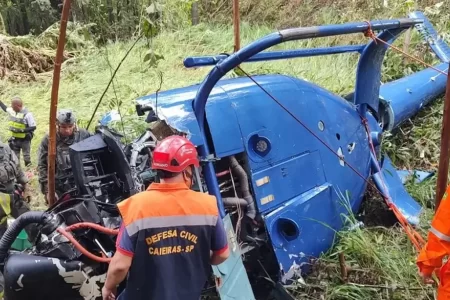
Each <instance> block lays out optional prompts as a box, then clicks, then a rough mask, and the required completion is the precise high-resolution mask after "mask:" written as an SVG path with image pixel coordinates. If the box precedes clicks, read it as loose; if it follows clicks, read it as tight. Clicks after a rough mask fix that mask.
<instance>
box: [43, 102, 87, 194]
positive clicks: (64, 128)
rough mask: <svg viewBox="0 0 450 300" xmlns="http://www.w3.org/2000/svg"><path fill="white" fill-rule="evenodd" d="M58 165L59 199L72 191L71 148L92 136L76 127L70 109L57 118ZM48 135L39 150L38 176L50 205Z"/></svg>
mask: <svg viewBox="0 0 450 300" xmlns="http://www.w3.org/2000/svg"><path fill="white" fill-rule="evenodd" d="M56 126H57V132H56V165H55V169H56V170H55V173H56V174H55V192H56V197H57V198H59V197H60V196H61V195H62V194H63V193H64V192H67V191H68V190H70V189H72V188H73V187H74V186H73V185H74V183H73V182H72V178H73V176H72V166H71V163H70V157H69V147H70V146H71V145H72V144H75V143H78V142H79V141H81V140H84V139H86V138H88V137H90V136H91V134H90V133H89V132H88V131H87V130H85V129H78V128H77V127H76V117H75V114H74V113H73V112H72V110H70V109H62V110H59V111H58V113H57V116H56ZM47 157H48V134H47V135H45V136H44V138H43V139H42V141H41V144H40V146H39V150H38V175H39V184H40V188H41V192H42V193H43V194H44V196H45V201H47V203H48V195H47V193H48V182H47V169H48V163H47Z"/></svg>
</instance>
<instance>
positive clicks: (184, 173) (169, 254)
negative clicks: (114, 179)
mask: <svg viewBox="0 0 450 300" xmlns="http://www.w3.org/2000/svg"><path fill="white" fill-rule="evenodd" d="M196 167H199V160H198V158H197V151H196V149H195V147H194V145H193V144H192V143H191V142H190V141H189V140H187V139H186V138H184V137H181V136H170V137H168V138H166V139H164V140H162V141H161V142H160V143H159V144H158V145H157V147H156V148H155V151H154V152H153V162H152V168H153V169H155V170H157V171H158V173H159V177H160V179H161V183H152V184H151V185H150V186H149V188H148V189H147V191H144V192H141V193H138V194H136V195H133V196H131V197H130V198H128V199H127V200H125V201H123V202H121V203H119V204H118V208H119V211H120V213H121V215H122V220H123V223H122V226H121V229H120V231H119V235H118V237H117V251H116V253H115V254H114V257H113V258H112V261H111V263H110V265H109V269H108V273H107V277H106V282H105V285H104V287H103V290H102V295H103V299H104V300H106V299H115V295H114V294H115V292H114V291H115V288H116V286H117V285H118V284H119V283H121V282H122V281H123V280H124V279H125V277H126V275H127V273H128V279H127V286H126V289H125V290H124V291H123V292H122V293H121V294H120V295H119V297H118V299H120V300H141V299H142V300H144V299H145V300H199V299H200V296H201V292H202V289H203V287H204V285H205V283H206V281H207V277H208V274H209V273H210V271H211V268H210V266H211V265H218V264H221V263H222V262H224V261H225V260H226V259H227V258H228V256H229V255H230V254H229V249H228V241H227V236H226V232H225V229H224V225H223V222H222V219H221V217H220V215H219V211H218V208H217V202H216V198H215V197H214V196H211V195H208V194H206V193H200V192H196V191H193V190H191V189H190V188H191V186H192V184H193V176H194V174H195V172H194V170H195V169H194V168H196Z"/></svg>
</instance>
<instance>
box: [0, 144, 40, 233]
mask: <svg viewBox="0 0 450 300" xmlns="http://www.w3.org/2000/svg"><path fill="white" fill-rule="evenodd" d="M16 184H20V185H21V186H22V187H21V189H18V188H17V187H16ZM30 200H31V195H30V193H29V191H28V178H27V177H26V176H25V174H24V173H23V171H22V169H21V167H20V164H19V160H18V159H17V156H16V155H15V154H14V152H13V151H12V150H11V148H10V147H9V146H8V145H7V144H5V143H2V142H1V141H0V238H1V237H2V236H3V234H4V233H5V231H6V229H7V228H8V217H9V216H12V217H14V218H18V217H19V216H20V215H22V214H24V213H26V212H28V211H30V207H29V206H28V203H29V202H30ZM27 202H28V203H27ZM25 231H26V232H27V234H28V239H29V240H30V241H31V242H33V241H34V239H35V238H36V236H37V230H36V228H35V226H33V225H30V226H27V227H26V228H25Z"/></svg>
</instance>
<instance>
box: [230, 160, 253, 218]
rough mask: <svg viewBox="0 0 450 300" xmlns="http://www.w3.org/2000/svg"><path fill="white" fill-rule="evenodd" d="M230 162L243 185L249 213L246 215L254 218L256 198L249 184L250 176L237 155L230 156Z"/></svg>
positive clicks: (242, 189)
mask: <svg viewBox="0 0 450 300" xmlns="http://www.w3.org/2000/svg"><path fill="white" fill-rule="evenodd" d="M230 164H231V169H232V170H233V171H235V172H236V175H237V177H238V178H239V185H240V186H241V191H242V195H243V197H244V199H245V201H246V202H247V213H246V215H247V216H248V217H249V218H251V219H254V218H255V217H256V206H255V200H254V199H253V196H252V194H251V193H250V186H249V184H248V176H247V173H246V172H245V170H244V168H243V167H242V166H241V165H240V164H239V162H238V161H237V159H236V157H234V156H230Z"/></svg>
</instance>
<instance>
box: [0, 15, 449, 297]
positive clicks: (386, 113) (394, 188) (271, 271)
mask: <svg viewBox="0 0 450 300" xmlns="http://www.w3.org/2000/svg"><path fill="white" fill-rule="evenodd" d="M422 21H423V20H422V19H401V20H385V21H374V22H371V28H372V30H376V31H381V32H380V34H379V38H381V39H383V40H389V42H393V41H394V39H395V38H396V37H398V35H400V34H401V33H402V32H403V31H405V30H407V29H408V28H410V27H411V26H413V25H418V24H422ZM367 28H368V24H367V23H364V22H361V23H349V24H342V25H327V26H317V27H311V28H295V29H288V30H282V31H280V32H277V33H273V34H270V35H268V36H266V37H263V38H262V39H260V40H258V41H255V42H253V43H251V44H250V45H247V46H246V47H244V48H242V49H241V50H239V51H238V52H236V53H235V54H232V55H230V56H223V57H222V56H218V59H216V57H212V59H211V57H206V58H190V59H186V61H185V63H186V64H187V65H189V66H190V67H191V66H198V65H208V64H215V67H214V68H213V69H212V70H211V72H210V74H209V75H208V77H207V78H206V80H205V81H204V82H203V83H202V84H201V85H194V86H188V87H184V88H178V89H173V90H169V91H165V92H159V93H158V107H157V108H156V107H155V105H156V95H148V96H144V97H141V98H139V99H138V100H137V107H136V108H137V113H138V115H145V114H146V113H148V114H147V118H146V121H147V122H148V123H149V128H148V130H146V131H145V132H144V133H143V134H142V135H141V136H140V137H139V138H137V139H136V140H135V141H134V142H133V143H131V144H130V145H122V144H121V142H120V140H119V136H118V134H116V133H114V132H113V131H112V130H110V129H109V128H108V127H107V125H108V122H109V121H112V120H116V119H117V116H115V115H114V114H111V115H109V116H106V117H105V119H103V120H102V122H100V126H98V127H97V128H96V134H95V135H94V136H92V137H90V138H88V139H86V140H84V141H82V142H79V143H77V144H75V145H73V146H72V147H71V150H70V151H71V153H70V158H71V163H72V169H73V172H72V174H74V182H75V184H76V188H75V189H74V190H71V191H68V192H67V193H66V194H65V195H64V196H63V197H62V198H61V199H59V201H58V202H57V203H56V204H55V205H53V206H52V207H50V208H49V209H48V210H47V212H46V216H48V217H46V218H45V219H44V221H43V222H38V223H42V224H40V225H38V226H39V228H40V236H39V239H38V241H37V242H36V243H35V245H34V246H33V247H32V248H30V249H27V250H25V251H24V252H23V253H17V252H13V251H11V252H10V253H9V255H8V256H7V257H6V260H4V259H5V258H4V259H3V260H4V261H3V260H2V261H0V263H2V266H3V267H4V275H5V299H7V300H22V299H30V297H31V298H32V299H36V300H40V299H46V300H52V299H101V287H102V285H103V283H104V280H105V276H106V270H107V267H108V264H107V263H104V262H99V261H98V260H101V261H107V259H97V258H95V257H94V259H92V256H90V255H85V254H86V252H84V251H81V249H82V248H84V249H86V250H87V251H89V253H91V254H92V255H95V256H97V257H99V258H100V257H103V258H108V257H111V256H112V255H113V253H114V251H115V235H114V234H113V233H114V232H116V231H115V230H117V229H118V227H119V225H120V216H119V214H118V212H117V209H116V206H115V204H116V203H118V202H119V201H121V200H123V199H125V198H127V197H129V196H130V195H132V194H134V193H136V192H139V191H142V190H143V189H145V188H146V187H147V186H148V185H149V184H150V183H151V182H153V181H157V180H158V178H157V176H156V173H154V172H152V170H151V169H150V160H151V155H152V153H151V151H152V150H153V149H154V146H155V144H156V142H157V140H161V139H163V138H164V137H166V136H168V135H171V134H183V135H187V137H188V138H189V139H190V140H191V141H192V142H193V143H194V144H195V145H196V146H197V147H198V150H199V153H200V155H201V157H202V158H203V159H202V161H203V162H202V170H201V173H197V175H196V180H195V188H196V189H197V190H199V191H206V192H208V193H211V194H213V195H215V196H216V198H217V201H218V207H219V209H220V213H221V217H222V218H223V219H224V224H225V228H226V231H227V233H228V240H229V246H230V250H231V255H230V258H229V259H228V260H227V261H225V262H224V263H223V264H221V265H219V266H214V267H213V274H211V275H212V276H211V281H210V282H209V283H208V284H207V285H206V286H205V291H204V293H205V294H207V293H211V292H212V293H213V294H214V293H216V291H217V292H218V294H219V295H220V298H221V299H231V298H233V299H242V300H251V299H271V297H272V298H275V299H289V298H292V299H293V297H292V296H290V295H289V293H288V292H287V291H286V290H285V289H284V288H283V285H284V284H288V283H290V282H291V281H292V280H295V279H296V278H297V277H299V276H302V273H303V272H307V271H308V269H309V265H310V260H311V259H312V258H317V257H318V256H319V255H320V254H321V253H323V252H324V251H326V250H328V249H329V248H330V247H331V246H332V243H333V240H334V238H335V233H334V231H335V230H340V229H342V228H343V226H344V225H346V224H343V220H342V219H341V218H340V215H341V214H342V213H344V214H348V213H349V211H351V212H356V211H357V210H358V209H359V207H360V204H361V201H362V199H363V196H364V194H365V191H366V184H367V182H366V180H368V179H369V178H371V176H372V175H373V176H374V179H375V182H381V181H382V182H383V183H384V184H385V185H386V186H387V190H388V193H389V194H390V195H391V196H392V201H393V202H394V203H395V205H396V206H397V207H398V208H399V210H400V211H401V212H402V213H403V215H404V216H405V217H407V218H408V220H409V221H410V222H413V223H414V221H415V220H416V218H417V217H418V214H419V213H420V206H418V204H417V203H416V202H415V201H414V200H413V199H412V198H411V197H410V196H409V195H408V194H407V193H406V191H405V190H404V187H403V185H402V182H401V180H400V178H399V177H398V176H397V173H396V172H395V169H393V166H392V164H391V163H390V161H389V159H388V158H385V159H384V160H382V162H381V164H380V167H381V170H382V172H381V173H380V172H377V171H378V170H377V168H376V165H378V162H377V160H376V159H374V155H373V154H372V153H371V147H370V145H369V139H368V137H369V136H370V137H371V138H372V140H373V143H374V147H375V150H376V152H377V153H379V151H380V144H381V140H380V138H381V132H382V131H383V130H390V129H392V128H395V127H396V126H398V124H400V123H401V122H402V121H404V120H405V118H409V117H411V114H410V113H409V107H414V108H415V109H416V110H414V113H415V112H417V111H419V110H420V109H421V108H422V107H423V105H421V104H422V103H425V102H424V101H426V103H428V102H430V101H431V100H432V98H433V99H434V98H435V97H437V95H440V94H441V93H443V91H444V87H445V83H443V81H442V80H441V79H440V77H439V76H436V75H437V72H435V71H430V70H429V69H427V70H424V71H422V72H418V73H416V74H413V75H411V76H415V77H414V81H415V82H416V85H418V84H421V85H423V89H424V90H426V91H428V92H426V93H425V94H424V93H422V92H421V91H419V92H418V93H417V94H414V97H413V98H411V94H410V93H409V92H408V93H400V92H397V91H398V90H402V89H403V90H406V89H407V87H408V85H409V82H406V81H404V80H402V79H400V80H398V81H395V82H393V83H389V84H385V85H383V86H381V88H380V86H379V82H380V69H381V63H382V60H383V57H384V54H385V51H386V48H385V47H383V46H382V45H377V44H375V43H374V42H370V43H368V44H367V45H361V46H348V47H347V46H345V47H340V48H336V47H334V48H328V51H327V48H321V49H319V50H315V49H307V50H294V51H283V53H280V52H276V53H274V54H271V52H262V51H264V50H265V49H267V48H269V47H271V46H274V45H276V44H280V43H282V42H285V41H289V40H298V39H305V38H311V37H323V36H330V35H339V34H350V33H358V32H360V33H363V32H364V31H365V30H367ZM344 52H358V53H360V54H361V56H360V61H359V64H358V72H357V75H358V76H357V80H356V89H355V92H354V93H353V94H351V95H348V96H347V97H346V98H342V97H340V96H338V95H335V94H333V93H331V92H329V91H327V90H325V89H324V88H322V87H320V86H317V85H315V84H312V83H309V82H307V81H304V80H301V79H298V78H293V77H290V76H282V75H260V76H253V77H251V78H248V77H240V78H233V79H222V80H220V79H221V77H223V76H224V75H225V74H226V73H227V72H228V71H230V70H232V69H234V68H235V67H237V66H238V65H240V64H242V63H245V62H249V61H257V60H269V59H282V58H292V57H303V56H313V55H325V54H336V53H344ZM188 62H190V63H188ZM433 72H434V73H433ZM429 76H432V77H433V78H435V79H436V80H435V81H433V82H432V83H430V77H429ZM410 78H412V77H410ZM253 80H254V81H256V82H257V84H255V82H254V81H253ZM379 92H380V94H382V95H383V97H384V98H385V99H386V98H389V101H386V102H383V101H380V97H379ZM389 95H391V96H392V97H391V96H389ZM411 99H413V100H411ZM207 100H208V105H206V102H207ZM411 102H413V103H411ZM389 105H390V106H389ZM414 105H416V106H414ZM361 116H363V117H364V118H363V119H367V122H368V128H369V131H368V132H366V129H365V126H364V125H363V124H362V121H361ZM108 119H109V120H108ZM342 120H346V122H342ZM380 126H381V127H380ZM224 137H226V138H224ZM330 149H331V150H332V151H330ZM110 161H114V162H115V163H114V164H109V163H108V162H110ZM350 166H351V167H352V168H354V170H352V169H351V168H350ZM355 171H356V172H355ZM392 171H393V172H392ZM390 173H393V174H394V175H395V176H394V177H392V178H389V176H390V175H389V174H390ZM380 174H382V175H383V176H380ZM360 176H362V177H363V178H361V177H360ZM377 185H378V186H379V188H380V184H379V183H377ZM382 186H383V185H382ZM341 191H343V192H348V193H347V194H348V195H350V196H349V198H348V199H347V198H343V197H342V194H346V193H341ZM40 221H42V220H40ZM16 222H19V221H17V220H16ZM80 223H91V224H97V226H102V227H105V228H109V229H111V230H112V231H108V232H106V233H105V232H104V231H105V230H100V231H99V230H96V229H95V227H96V226H91V227H82V228H74V227H73V226H75V227H77V226H78V227H79V225H78V224H80ZM327 226H329V227H327ZM58 228H59V229H58ZM64 228H69V229H72V230H69V229H67V231H70V234H72V235H73V237H74V239H75V240H76V241H77V243H78V244H79V245H77V246H76V245H74V244H73V243H71V242H70V241H69V240H68V239H67V238H66V237H64V236H63V235H61V232H62V231H61V229H64ZM97 228H98V227H97ZM11 232H12V231H11ZM13 233H14V234H15V231H14V232H13ZM14 234H12V235H11V236H14ZM17 234H18V233H17ZM2 245H6V246H7V245H8V242H7V237H5V236H4V237H3V238H2V240H1V241H0V254H1V253H2V252H1V251H2V250H1V249H2ZM6 246H3V247H6ZM80 246H81V247H80ZM7 248H9V246H7V247H6V249H7ZM3 249H5V248H3ZM83 252H84V253H83ZM3 262H4V265H3ZM41 278H42V279H41ZM265 278H270V280H267V279H265ZM125 284H126V283H125V282H124V283H122V286H121V287H119V291H120V290H121V289H122V288H123V286H124V285H125ZM46 288H47V289H48V290H52V293H51V294H43V293H42V291H44V290H45V289H46ZM271 291H272V292H271Z"/></svg>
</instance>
